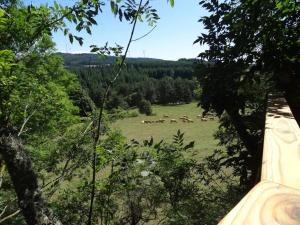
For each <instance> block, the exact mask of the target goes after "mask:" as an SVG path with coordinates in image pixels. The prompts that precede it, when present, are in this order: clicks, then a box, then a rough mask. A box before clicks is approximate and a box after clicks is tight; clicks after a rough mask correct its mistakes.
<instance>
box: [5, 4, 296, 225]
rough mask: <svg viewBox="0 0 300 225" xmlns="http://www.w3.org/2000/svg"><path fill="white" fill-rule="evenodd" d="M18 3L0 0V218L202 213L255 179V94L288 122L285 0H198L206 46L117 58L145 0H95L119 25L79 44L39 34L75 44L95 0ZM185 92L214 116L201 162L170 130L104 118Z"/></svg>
mask: <svg viewBox="0 0 300 225" xmlns="http://www.w3.org/2000/svg"><path fill="white" fill-rule="evenodd" d="M26 2H27V1H24V3H22V2H21V1H19V0H0V38H1V42H0V224H4V225H24V224H28V225H61V224H68V225H77V224H86V225H96V224H101V225H142V224H157V225H199V224H203V225H207V224H209V225H213V224H216V223H218V221H220V220H221V218H222V217H223V216H224V215H225V214H226V213H227V212H228V210H230V209H231V208H232V207H233V206H234V205H235V204H236V203H237V201H238V200H239V199H241V197H242V196H243V195H244V194H245V193H246V192H247V190H249V189H251V188H252V187H253V186H254V185H255V184H256V183H257V182H258V181H259V177H260V169H261V168H260V166H261V158H262V143H263V133H264V117H265V109H266V99H267V96H268V94H270V93H276V94H281V95H284V96H285V97H286V98H287V100H288V102H289V105H290V106H291V108H292V110H293V112H294V115H295V117H296V119H297V120H298V121H300V119H299V118H300V116H299V115H300V101H299V99H300V97H299V90H300V78H299V68H300V66H299V62H300V59H299V47H300V46H299V45H300V42H299V36H300V33H299V32H300V27H299V26H300V23H299V17H300V13H299V10H300V5H299V4H298V2H297V1H292V0H276V1H254V0H241V1H235V0H231V1H222V2H220V1H215V0H203V1H200V2H199V3H200V4H199V6H198V7H199V10H200V9H201V8H202V9H205V10H206V11H207V14H206V15H205V16H202V17H201V19H200V20H199V22H200V23H201V24H202V25H203V27H204V29H205V33H201V32H200V31H199V37H198V38H197V39H196V37H195V39H196V40H195V44H200V45H205V46H207V47H208V48H207V50H205V51H203V52H201V53H200V54H199V60H197V61H194V60H187V59H182V60H178V61H176V62H172V61H164V60H156V59H150V60H148V59H144V58H141V59H127V60H126V58H127V53H128V49H129V48H130V44H131V43H132V41H133V34H134V32H135V27H136V24H137V23H141V22H144V23H145V24H147V25H149V26H150V27H151V26H152V27H153V26H154V25H156V23H157V21H158V20H159V16H158V12H157V11H156V10H155V9H154V8H153V6H152V5H151V1H147V0H144V1H143V0H139V1H136V0H124V1H114V0H111V1H108V2H109V8H110V9H109V10H110V12H111V13H112V14H114V15H115V17H116V19H117V20H119V21H120V22H122V23H125V22H126V23H129V24H130V26H131V30H130V31H131V35H130V37H129V41H128V43H127V46H125V47H124V48H123V47H120V46H107V45H105V46H102V47H99V46H92V49H91V52H94V54H92V55H91V54H89V55H70V54H61V53H56V52H55V43H53V40H52V39H53V37H52V35H53V34H54V33H55V32H62V33H63V34H64V35H65V36H67V37H68V39H69V41H70V42H71V43H72V42H74V41H76V42H78V43H79V44H82V43H83V41H84V40H83V38H82V37H81V36H80V32H86V33H88V34H91V27H93V26H96V25H97V21H96V17H97V16H98V15H99V16H100V17H101V13H102V11H103V2H101V1H98V0H80V1H78V2H76V3H74V4H73V5H60V4H58V3H57V2H55V1H53V4H52V1H51V4H49V5H47V4H41V5H32V4H29V3H28V2H27V3H26ZM166 2H167V3H168V4H169V5H170V6H171V7H172V6H174V4H175V1H174V0H167V1H166ZM200 7H201V8H200ZM170 10H172V9H171V8H170ZM170 22H171V21H170ZM73 25H74V26H75V29H76V32H73V31H72V29H71V27H72V26H73ZM78 33H79V34H78ZM97 55H100V56H101V57H102V58H103V57H107V58H106V60H104V61H98V59H97ZM113 55H114V56H113ZM62 57H63V58H62ZM114 61H116V63H115V64H114V65H113V62H114ZM207 62H211V63H207ZM193 99H195V100H197V101H198V102H199V104H198V106H200V107H202V108H203V109H204V113H203V115H204V116H205V114H208V113H213V114H214V115H216V116H217V117H218V118H219V123H220V125H219V129H218V131H217V132H216V134H215V138H216V139H217V140H218V142H219V145H218V146H216V149H212V152H213V153H212V154H211V155H210V156H208V157H205V158H202V159H201V160H196V159H195V158H194V155H193V153H194V152H193V146H194V141H193V140H191V141H190V140H189V141H187V140H185V137H186V134H184V133H182V132H181V131H180V130H178V131H177V132H176V133H175V134H170V135H173V140H172V141H170V142H166V141H164V140H153V138H149V139H147V140H143V141H137V140H135V139H132V140H127V139H126V137H124V136H123V135H122V133H120V132H119V131H116V130H113V129H111V124H112V122H113V121H112V119H111V117H110V114H111V111H112V110H111V109H115V108H122V109H128V108H130V107H136V106H137V107H140V108H141V109H143V110H145V108H147V107H145V106H148V107H149V106H151V103H152V104H178V103H187V102H190V101H192V100H193ZM143 110H142V111H143ZM145 111H146V110H145ZM148 112H149V111H148ZM150 114H151V113H150ZM199 129H200V128H199ZM137 132H139V131H137ZM201 141H206V140H201Z"/></svg>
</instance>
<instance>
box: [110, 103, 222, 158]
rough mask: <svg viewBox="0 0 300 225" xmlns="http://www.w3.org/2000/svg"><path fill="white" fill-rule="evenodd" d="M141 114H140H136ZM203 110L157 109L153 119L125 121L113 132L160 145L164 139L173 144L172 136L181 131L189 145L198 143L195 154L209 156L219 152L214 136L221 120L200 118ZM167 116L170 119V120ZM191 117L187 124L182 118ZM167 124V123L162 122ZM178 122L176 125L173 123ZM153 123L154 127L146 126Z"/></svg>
mask: <svg viewBox="0 0 300 225" xmlns="http://www.w3.org/2000/svg"><path fill="white" fill-rule="evenodd" d="M135 111H137V110H135ZM202 112H203V110H202V109H201V108H199V107H197V103H195V102H194V103H190V104H182V105H168V106H160V105H155V106H153V113H154V114H155V115H153V116H146V115H141V114H139V115H138V116H137V117H131V118H125V119H121V120H118V121H116V122H115V123H114V124H113V128H115V129H120V130H121V131H122V134H123V135H124V136H125V137H127V139H128V140H131V139H133V138H134V139H136V140H138V141H142V140H145V139H149V138H151V137H153V138H154V142H155V143H157V142H159V141H160V140H161V139H164V140H165V141H168V142H170V141H171V140H172V136H173V135H174V134H176V132H177V130H178V129H180V130H181V131H182V132H184V133H185V136H184V137H185V141H186V142H190V141H195V148H194V149H195V152H196V155H197V157H202V156H206V155H208V154H210V153H212V152H213V150H214V149H216V148H217V140H215V139H214V137H213V134H214V133H215V132H216V131H217V129H218V125H219V123H218V119H217V118H216V117H215V118H214V120H210V119H207V121H202V120H201V118H199V117H197V116H198V115H202ZM164 116H168V117H167V118H166V117H164ZM184 116H187V117H188V118H189V119H190V120H192V121H193V122H191V121H190V122H187V121H186V122H183V119H180V117H184ZM160 119H163V120H165V121H164V122H163V123H159V122H157V121H158V120H160ZM171 120H176V122H175V121H174V122H171ZM142 121H144V122H148V121H151V122H152V123H142Z"/></svg>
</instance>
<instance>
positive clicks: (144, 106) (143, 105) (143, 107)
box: [139, 99, 152, 116]
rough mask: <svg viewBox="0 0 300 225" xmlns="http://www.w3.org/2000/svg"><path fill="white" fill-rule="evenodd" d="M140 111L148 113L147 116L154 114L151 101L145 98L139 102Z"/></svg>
mask: <svg viewBox="0 0 300 225" xmlns="http://www.w3.org/2000/svg"><path fill="white" fill-rule="evenodd" d="M139 112H140V113H142V114H146V115H147V116H150V115H151V114H152V107H151V103H150V102H149V101H147V100H145V99H143V100H142V101H141V102H140V104H139Z"/></svg>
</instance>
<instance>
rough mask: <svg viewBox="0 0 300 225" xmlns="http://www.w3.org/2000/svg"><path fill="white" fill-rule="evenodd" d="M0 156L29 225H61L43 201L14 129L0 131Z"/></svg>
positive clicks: (35, 177) (33, 173)
mask: <svg viewBox="0 0 300 225" xmlns="http://www.w3.org/2000/svg"><path fill="white" fill-rule="evenodd" d="M0 154H1V155H2V158H3V159H4V162H5V164H6V167H7V170H8V173H9V175H10V178H11V180H12V183H13V185H14V189H15V192H16V194H17V198H18V205H19V207H20V209H21V211H22V214H23V216H24V218H25V221H26V223H27V224H28V225H61V222H60V221H59V220H58V219H57V218H55V217H54V215H53V213H52V211H51V210H50V209H48V208H47V207H46V206H45V204H44V201H43V199H42V194H41V191H40V189H39V186H38V180H37V175H36V174H35V172H34V170H33V168H32V163H31V159H30V158H29V157H28V156H27V155H26V152H25V149H24V146H23V144H22V142H21V140H20V138H19V137H18V136H17V132H16V131H15V130H13V129H8V128H5V129H0Z"/></svg>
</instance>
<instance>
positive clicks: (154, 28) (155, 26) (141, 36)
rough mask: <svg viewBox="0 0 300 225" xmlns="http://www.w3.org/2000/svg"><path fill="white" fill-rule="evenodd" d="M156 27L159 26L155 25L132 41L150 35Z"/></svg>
mask: <svg viewBox="0 0 300 225" xmlns="http://www.w3.org/2000/svg"><path fill="white" fill-rule="evenodd" d="M156 27H157V26H156V25H155V26H154V27H153V28H152V29H151V30H150V31H149V32H147V33H146V34H144V35H142V36H140V37H138V38H136V39H133V40H132V42H134V41H138V40H141V39H142V38H144V37H146V36H148V35H149V34H151V33H152V31H153V30H154V29H155V28H156Z"/></svg>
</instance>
